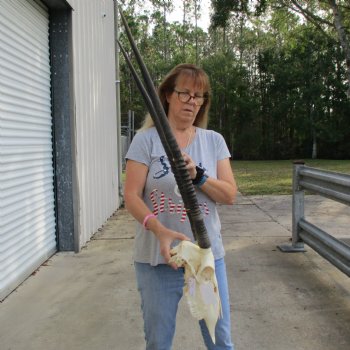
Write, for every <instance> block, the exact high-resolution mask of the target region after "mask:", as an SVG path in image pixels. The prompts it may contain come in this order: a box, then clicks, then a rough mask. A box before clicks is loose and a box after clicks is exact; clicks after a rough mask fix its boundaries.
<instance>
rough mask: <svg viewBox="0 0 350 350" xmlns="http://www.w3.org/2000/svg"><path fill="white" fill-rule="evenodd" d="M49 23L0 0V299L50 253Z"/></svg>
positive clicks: (25, 2) (40, 14) (30, 5)
mask: <svg viewBox="0 0 350 350" xmlns="http://www.w3.org/2000/svg"><path fill="white" fill-rule="evenodd" d="M48 30H49V19H48V11H47V9H46V8H45V7H44V6H43V5H41V4H39V3H38V2H35V1H33V0H0V300H1V299H3V298H4V297H5V296H6V295H8V294H9V293H10V292H11V291H12V290H13V289H14V288H16V287H17V286H18V285H19V284H20V283H21V282H22V281H23V280H24V279H26V278H27V277H28V276H29V275H30V274H31V273H32V272H33V271H34V270H35V269H36V268H37V267H39V266H40V265H41V264H42V263H43V262H44V261H45V260H46V259H47V258H49V257H50V256H51V255H52V254H53V253H54V252H55V251H56V237H55V212H54V188H53V164H52V163H53V159H52V153H53V152H52V130H51V129H52V119H51V98H50V61H49V40H48Z"/></svg>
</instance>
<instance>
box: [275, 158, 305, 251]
mask: <svg viewBox="0 0 350 350" xmlns="http://www.w3.org/2000/svg"><path fill="white" fill-rule="evenodd" d="M293 164H294V166H293V202H292V245H289V244H282V245H279V246H278V248H279V249H280V250H281V251H282V252H285V253H296V252H305V248H304V242H303V241H302V240H301V238H300V235H299V232H300V227H299V225H298V224H299V221H300V219H302V218H304V190H303V189H301V188H300V186H299V171H300V169H302V168H303V167H304V165H305V162H304V161H300V160H298V161H294V162H293Z"/></svg>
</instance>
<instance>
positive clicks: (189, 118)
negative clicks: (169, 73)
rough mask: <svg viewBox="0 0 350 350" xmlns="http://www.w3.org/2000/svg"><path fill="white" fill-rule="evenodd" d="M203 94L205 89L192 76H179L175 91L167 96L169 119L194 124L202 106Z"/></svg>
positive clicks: (182, 123) (177, 122)
mask: <svg viewBox="0 0 350 350" xmlns="http://www.w3.org/2000/svg"><path fill="white" fill-rule="evenodd" d="M203 94H204V92H203V89H202V88H201V87H199V86H198V84H195V82H194V80H193V78H192V77H190V76H179V77H178V79H177V81H176V84H175V88H174V91H173V92H172V93H170V94H169V95H168V96H167V102H168V103H169V108H168V118H169V121H170V122H175V123H176V124H181V125H184V126H187V125H192V124H193V123H194V121H195V119H196V116H197V113H198V111H199V110H200V108H201V105H200V103H202V102H203V101H202V97H203ZM187 100H188V101H187ZM186 101H187V102H186Z"/></svg>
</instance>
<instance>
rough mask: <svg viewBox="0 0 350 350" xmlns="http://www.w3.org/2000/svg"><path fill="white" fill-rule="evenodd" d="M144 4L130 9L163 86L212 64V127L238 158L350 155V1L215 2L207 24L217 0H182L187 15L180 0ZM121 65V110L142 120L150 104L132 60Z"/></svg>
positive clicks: (126, 8) (138, 39)
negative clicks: (177, 68) (174, 17)
mask: <svg viewBox="0 0 350 350" xmlns="http://www.w3.org/2000/svg"><path fill="white" fill-rule="evenodd" d="M142 4H144V2H141V1H136V0H130V1H124V2H123V5H122V7H123V9H124V13H125V14H126V17H127V20H128V23H129V26H130V28H131V30H132V33H133V36H134V38H135V40H136V43H137V45H138V47H139V50H140V51H141V54H142V56H143V58H144V61H145V63H146V65H147V67H148V69H149V71H150V73H151V75H152V77H153V80H154V82H155V84H156V85H157V84H158V83H159V82H160V80H161V79H162V77H163V76H164V75H165V74H166V73H167V72H168V71H169V70H170V69H171V68H172V67H173V66H174V65H176V64H178V63H182V62H189V63H196V64H198V65H200V66H201V67H203V68H204V69H205V70H206V72H207V73H208V75H209V77H210V81H211V88H212V106H211V112H210V122H209V128H211V129H214V130H217V131H218V132H220V133H221V134H222V135H223V136H224V137H225V140H226V142H227V144H228V145H229V148H230V151H231V153H232V156H233V158H234V159H292V158H311V157H312V158H330V159H349V157H350V75H349V72H350V51H349V52H348V51H347V50H348V45H349V29H350V6H349V3H348V1H345V0H344V1H340V0H339V1H335V0H323V1H322V0H319V1H316V0H315V1H312V0H311V1H307V2H305V1H297V0H260V1H249V0H241V1H236V0H213V1H212V9H213V12H212V15H211V24H210V28H209V30H208V31H206V30H203V29H202V28H200V27H199V26H198V20H199V18H200V14H201V9H202V7H203V6H208V1H206V2H205V1H200V0H183V1H181V6H182V13H183V15H182V20H181V21H178V22H170V21H169V15H170V12H171V11H172V9H173V2H172V1H169V0H152V1H150V2H149V4H148V6H147V7H145V6H144V5H142ZM121 41H122V42H123V43H124V44H125V47H128V46H127V43H126V40H125V38H124V36H123V35H122V36H121ZM129 53H130V56H131V57H132V53H131V51H130V50H129ZM120 70H121V84H122V85H121V105H122V109H123V111H127V110H129V109H131V110H134V111H135V115H136V116H137V120H136V124H139V123H140V122H141V121H142V119H143V117H144V115H145V113H146V108H145V105H144V104H143V101H142V98H141V96H140V95H139V93H138V91H137V88H136V86H135V84H134V82H133V79H132V77H131V76H130V72H129V70H128V68H127V66H126V65H125V62H124V61H123V60H121V63H120Z"/></svg>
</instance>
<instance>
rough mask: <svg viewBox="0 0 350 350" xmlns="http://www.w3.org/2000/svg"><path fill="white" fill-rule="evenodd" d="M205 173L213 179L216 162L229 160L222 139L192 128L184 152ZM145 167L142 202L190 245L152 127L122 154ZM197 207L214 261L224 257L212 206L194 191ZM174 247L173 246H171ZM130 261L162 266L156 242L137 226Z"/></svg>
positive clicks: (184, 219) (188, 231) (179, 203)
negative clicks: (146, 168) (180, 233)
mask: <svg viewBox="0 0 350 350" xmlns="http://www.w3.org/2000/svg"><path fill="white" fill-rule="evenodd" d="M184 151H185V152H186V153H187V154H189V156H190V157H191V158H192V159H193V161H194V162H195V163H196V164H197V165H198V166H200V167H201V168H203V169H205V173H206V174H207V175H208V176H210V177H212V178H217V161H218V160H222V159H225V158H229V157H230V152H229V150H228V148H227V146H226V143H225V140H224V138H223V137H222V136H221V135H220V134H219V133H217V132H215V131H212V130H205V129H201V128H198V127H197V128H196V134H195V137H194V140H193V141H192V143H191V144H190V145H189V146H188V147H187V149H186V150H184ZM125 158H126V159H131V160H134V161H137V162H140V163H143V164H145V165H147V166H148V169H149V171H148V175H147V180H146V184H145V188H144V192H143V200H144V201H145V203H146V205H147V206H148V207H149V209H150V210H151V211H152V212H153V213H154V214H155V215H156V216H157V218H158V220H159V221H160V222H162V223H163V225H164V226H166V227H168V228H170V229H173V230H175V231H178V232H182V233H184V234H185V235H186V236H188V237H189V238H190V239H191V240H192V241H193V234H192V231H191V226H190V223H189V219H188V217H187V215H186V210H185V208H184V204H183V201H182V197H181V195H180V193H179V190H178V187H177V185H176V182H175V178H174V175H173V173H172V171H171V168H170V164H169V161H168V158H167V156H166V153H165V151H164V148H163V145H162V143H161V141H160V138H159V136H158V133H157V130H156V129H155V127H152V128H149V129H147V130H144V131H141V132H139V133H137V134H136V135H135V137H134V139H133V141H132V143H131V145H130V147H129V150H128V152H127V154H126V157H125ZM196 194H197V199H198V204H199V207H200V209H201V211H202V214H203V220H204V223H205V226H206V228H207V231H208V235H209V238H210V242H211V248H212V251H213V254H214V258H215V259H220V258H222V257H223V256H224V255H225V251H224V247H223V244H222V237H221V223H220V219H219V216H218V212H217V208H216V202H215V201H213V200H212V199H210V198H209V197H208V196H207V195H206V194H204V193H203V192H202V191H201V190H200V189H196ZM176 244H178V242H174V244H173V245H176ZM134 260H135V261H136V262H141V263H149V264H151V265H152V266H156V265H158V264H163V263H165V261H164V258H163V257H162V256H161V255H160V249H159V241H158V239H157V238H156V236H155V235H154V234H153V233H152V232H151V231H149V230H145V229H144V228H143V226H142V225H141V224H139V223H137V228H136V237H135V249H134Z"/></svg>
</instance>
